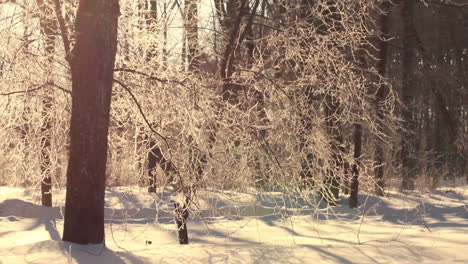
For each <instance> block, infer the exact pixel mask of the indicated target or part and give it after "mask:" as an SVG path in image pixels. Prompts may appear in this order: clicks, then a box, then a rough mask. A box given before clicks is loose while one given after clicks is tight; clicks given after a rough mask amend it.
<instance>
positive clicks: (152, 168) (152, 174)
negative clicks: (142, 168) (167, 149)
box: [148, 139, 161, 193]
mask: <svg viewBox="0 0 468 264" xmlns="http://www.w3.org/2000/svg"><path fill="white" fill-rule="evenodd" d="M148 145H149V149H150V151H149V152H148V180H149V187H148V192H150V193H155V192H156V188H157V187H158V186H157V184H156V166H157V165H158V161H159V160H160V159H158V152H159V154H160V155H161V151H160V149H159V147H158V146H157V145H156V142H155V141H154V140H152V139H150V140H149V143H148Z"/></svg>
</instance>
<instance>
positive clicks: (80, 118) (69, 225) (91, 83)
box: [63, 0, 120, 244]
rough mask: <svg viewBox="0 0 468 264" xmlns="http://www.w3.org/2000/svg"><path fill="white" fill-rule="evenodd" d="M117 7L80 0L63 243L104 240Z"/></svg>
mask: <svg viewBox="0 0 468 264" xmlns="http://www.w3.org/2000/svg"><path fill="white" fill-rule="evenodd" d="M119 9H120V8H119V1H118V0H94V1H92V0H81V1H80V3H79V7H78V13H77V18H76V32H77V39H76V44H75V47H74V50H73V56H72V61H71V62H72V63H71V66H72V115H71V127H70V157H69V163H68V170H67V194H66V202H65V223H64V231H63V240H64V241H70V242H75V243H79V244H90V243H91V244H97V243H104V194H105V182H106V161H107V149H108V145H107V137H108V130H109V112H110V103H111V95H112V84H113V73H114V63H115V54H116V51H117V23H118V16H119V14H120V10H119Z"/></svg>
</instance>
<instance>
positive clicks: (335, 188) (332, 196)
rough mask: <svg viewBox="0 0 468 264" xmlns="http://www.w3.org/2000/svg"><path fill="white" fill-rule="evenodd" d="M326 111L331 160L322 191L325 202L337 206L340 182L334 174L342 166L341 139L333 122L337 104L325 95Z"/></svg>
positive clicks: (335, 123) (329, 96) (335, 122)
mask: <svg viewBox="0 0 468 264" xmlns="http://www.w3.org/2000/svg"><path fill="white" fill-rule="evenodd" d="M326 103H327V106H326V109H325V116H326V121H327V130H328V133H329V134H330V136H331V146H330V148H331V151H332V154H331V157H330V158H331V160H330V165H329V166H330V167H329V168H328V169H327V178H326V180H325V190H323V191H322V193H323V195H324V198H325V200H326V201H327V202H328V204H329V205H337V204H338V201H339V199H340V181H339V179H338V175H336V172H338V171H339V170H340V168H342V167H343V166H342V165H343V162H342V160H343V158H342V157H341V150H340V148H339V146H338V145H339V144H340V143H341V141H342V139H341V137H340V135H339V131H338V127H337V125H338V124H337V121H336V120H335V116H336V113H335V112H336V111H337V109H338V102H337V101H336V99H334V98H333V97H332V96H331V95H326Z"/></svg>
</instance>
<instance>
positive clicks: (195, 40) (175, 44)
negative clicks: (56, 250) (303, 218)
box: [0, 0, 468, 242]
mask: <svg viewBox="0 0 468 264" xmlns="http://www.w3.org/2000/svg"><path fill="white" fill-rule="evenodd" d="M38 2H41V1H38ZM44 2H47V1H44ZM91 2H93V3H94V1H84V3H86V4H89V3H91ZM426 2H427V1H426ZM1 3H2V4H1V5H0V6H1V12H0V14H1V16H0V19H1V20H0V21H1V23H0V27H1V31H0V34H1V38H0V41H1V42H2V46H1V47H3V48H2V49H1V50H0V58H1V60H0V79H1V82H0V87H1V90H0V94H1V97H0V113H1V115H2V116H1V118H0V123H1V125H2V127H4V128H5V129H4V130H2V131H0V136H1V137H2V138H3V139H4V140H3V141H1V142H0V146H1V147H0V152H1V153H2V156H3V158H2V159H0V162H1V163H2V166H1V167H0V170H2V171H1V174H0V175H17V176H16V177H12V178H11V179H10V178H6V177H3V178H2V177H0V179H1V181H2V183H4V184H18V183H21V184H24V185H28V186H30V185H34V184H38V183H40V182H44V183H47V180H48V179H52V183H53V184H57V185H63V184H64V183H65V180H64V178H65V177H64V173H63V171H64V169H63V168H64V166H65V164H67V162H66V153H67V151H66V148H67V146H68V143H67V138H68V136H67V135H68V130H67V128H68V125H66V124H67V122H68V119H69V118H70V112H76V111H78V110H77V108H76V107H75V105H73V106H72V105H71V104H70V94H69V93H70V87H73V89H74V90H75V91H79V90H80V89H79V88H76V89H75V85H77V86H76V87H79V85H78V84H75V83H78V82H80V83H81V82H85V81H86V82H88V81H89V82H91V80H93V79H94V80H95V81H96V82H97V81H103V82H105V83H106V87H107V88H106V90H105V96H104V97H102V98H108V97H110V90H109V89H110V88H109V87H110V85H111V83H112V78H111V77H109V76H110V75H109V74H110V73H109V71H110V69H111V68H110V67H111V66H110V65H111V64H112V63H111V62H112V60H110V57H112V56H111V55H112V54H111V53H112V52H115V51H114V50H115V47H113V46H112V45H111V46H110V48H104V47H101V48H102V52H99V56H97V55H96V56H94V57H91V58H89V59H90V60H91V61H95V60H96V58H101V57H100V56H101V55H102V56H103V57H102V62H103V63H104V62H105V61H107V62H108V63H107V64H106V70H107V73H106V76H107V77H106V78H105V79H106V80H104V79H102V80H101V79H100V78H98V76H97V75H95V74H96V71H94V70H91V69H92V67H91V66H90V67H86V68H83V69H81V70H83V72H81V71H80V68H79V67H78V68H76V67H75V66H73V63H72V67H71V72H72V73H73V74H72V76H73V77H72V78H71V79H70V75H69V71H70V68H69V65H68V62H67V58H69V57H70V55H69V54H70V51H69V50H70V48H69V47H70V46H73V47H74V52H75V53H76V52H78V50H79V48H80V49H81V47H82V46H80V45H78V44H79V43H80V42H78V36H79V34H75V32H76V30H78V31H79V30H81V29H80V28H79V26H78V24H76V25H77V27H76V28H75V27H74V26H73V25H75V23H81V22H80V21H79V20H76V21H75V15H74V14H75V12H76V11H75V10H76V7H77V5H76V4H77V3H76V1H62V2H61V3H62V11H61V12H55V13H56V14H53V12H47V13H50V14H49V16H45V15H44V12H43V11H42V13H41V12H39V11H41V10H40V9H38V8H37V6H41V5H40V4H39V5H32V4H31V3H30V2H28V1H15V2H14V3H13V2H11V1H2V2H1ZM48 3H49V6H50V5H51V4H53V1H52V2H48ZM96 3H100V1H96ZM464 4H465V3H464V2H463V1H453V2H446V1H430V2H427V3H426V4H425V2H421V1H416V0H414V1H396V2H394V3H393V4H392V3H390V2H388V1H360V0H349V1H325V0H320V1H306V0H303V1H299V0H298V1H282V0H270V1H267V0H215V1H214V2H213V3H212V5H211V4H210V3H209V2H208V1H194V0H190V1H186V2H180V1H169V0H167V1H166V0H161V1H143V0H142V1H137V2H135V1H121V13H122V16H121V21H122V23H120V24H119V27H118V29H116V30H117V31H115V32H114V31H112V30H111V31H105V32H104V29H102V30H103V32H101V33H99V32H95V34H96V36H99V37H95V38H93V39H92V40H89V41H90V43H94V42H96V43H97V42H98V41H102V42H104V41H110V40H113V39H114V36H110V35H109V36H108V37H109V38H107V37H106V38H104V36H107V35H106V34H110V33H113V34H114V33H115V34H117V35H118V51H117V53H116V66H115V67H114V70H115V72H116V74H115V79H116V82H115V84H116V85H115V86H114V89H113V90H112V95H113V96H112V109H111V110H110V117H109V119H110V124H111V126H110V128H109V129H110V135H109V149H108V150H107V148H106V147H105V146H104V145H107V144H104V143H106V142H107V141H106V140H107V137H104V136H103V135H104V134H105V133H106V131H105V127H103V126H101V124H104V123H107V117H106V114H105V113H106V112H107V111H108V109H107V107H108V106H107V104H108V103H109V102H108V101H107V99H106V100H104V99H103V100H104V101H105V104H103V105H101V104H99V105H101V106H102V107H103V108H102V109H100V108H99V111H100V112H99V113H101V112H102V113H103V116H101V114H99V115H98V114H94V115H91V116H89V119H87V120H88V121H89V122H88V123H86V122H84V123H82V122H81V121H80V123H82V124H83V125H80V128H77V129H75V128H76V124H78V123H77V122H78V121H77V120H78V119H73V118H72V121H71V122H72V130H73V129H75V130H74V131H72V132H71V133H72V134H71V136H72V137H71V140H72V141H71V142H70V145H69V148H70V151H71V157H72V158H73V159H74V158H76V157H77V156H76V155H73V153H76V151H83V153H85V152H86V153H88V152H89V155H99V158H96V159H95V160H99V161H100V162H101V164H100V165H99V166H98V165H97V164H96V165H95V166H94V165H93V166H94V168H96V169H97V170H92V171H94V172H92V173H91V170H89V175H91V174H95V175H99V176H98V177H91V178H90V179H92V180H93V181H94V180H96V184H93V186H95V187H96V188H98V189H99V190H100V191H99V192H95V190H94V189H90V188H91V187H86V188H84V189H83V190H86V191H84V192H82V193H77V192H70V194H69V195H70V197H68V198H67V199H69V200H70V202H72V201H78V200H80V201H81V200H82V199H94V198H92V197H95V198H96V199H98V200H100V201H101V199H102V195H103V194H102V190H103V188H104V182H103V179H104V167H103V166H104V162H105V161H106V159H107V164H108V165H109V166H108V168H109V169H108V171H107V180H106V181H107V183H106V184H107V185H135V184H142V183H143V184H150V185H151V186H152V187H153V189H151V190H152V191H156V190H157V189H156V188H154V187H163V186H166V185H172V186H174V188H175V190H177V191H179V193H180V196H181V197H179V198H180V201H177V202H178V203H179V204H181V206H182V208H186V209H187V210H189V209H192V208H193V206H192V207H191V206H189V205H193V204H196V194H197V193H198V192H201V191H203V190H204V189H218V190H227V189H229V190H240V191H246V189H253V190H255V191H258V192H263V191H270V190H277V191H282V192H284V193H285V194H287V195H296V196H300V197H301V198H304V199H305V200H306V201H308V202H309V203H311V204H317V203H319V202H320V201H322V200H324V201H325V202H327V203H329V204H330V205H332V204H336V203H338V202H339V199H340V196H339V191H340V189H341V190H344V192H345V193H347V192H348V190H349V189H350V188H352V189H353V191H352V195H353V199H352V201H353V202H352V204H351V206H353V207H354V206H357V194H358V188H357V186H358V185H357V183H359V186H360V188H361V190H365V191H369V192H376V193H377V194H379V195H383V194H384V190H385V188H393V187H402V188H404V189H411V188H417V187H418V188H419V187H421V188H423V186H424V187H426V186H430V187H434V186H436V184H437V181H438V180H440V179H441V177H445V176H446V177H450V178H451V179H455V178H456V177H462V176H463V174H464V173H465V171H466V156H467V150H466V146H467V143H466V137H467V136H466V135H467V124H466V121H465V120H466V109H467V105H466V101H467V100H466V85H467V75H466V72H467V67H466V66H467V58H466V56H467V50H466V47H467V46H468V45H467V44H468V40H467V37H466V36H467V35H468V34H466V33H467V32H466V28H467V24H466V23H467V22H466V21H468V20H467V19H466V17H467V12H468V11H467V7H466V5H464ZM53 7H54V6H52V7H48V8H52V9H51V10H57V9H54V8H53ZM109 8H110V7H109ZM57 14H58V15H57ZM106 14H107V13H106ZM60 15H62V16H60ZM97 17H101V16H97ZM59 18H62V19H59ZM77 18H79V16H77ZM60 21H61V22H60ZM88 22H91V21H88ZM96 23H97V22H96ZM108 23H111V22H110V21H108ZM112 23H114V22H112ZM47 25H49V26H47ZM100 25H101V24H100ZM113 27H114V26H113ZM41 28H42V31H41ZM93 29H96V30H98V29H99V27H96V28H94V27H93ZM40 32H43V33H44V34H40ZM67 36H68V37H67ZM83 37H86V36H83ZM101 37H103V38H102V39H101ZM111 37H112V38H111ZM64 38H69V39H64ZM39 40H44V41H39ZM75 41H77V42H75ZM67 43H68V44H67ZM82 43H84V42H82ZM109 45H110V44H109ZM52 47H53V49H52ZM90 47H93V48H95V49H96V50H94V51H93V50H91V49H89V50H88V49H86V52H92V51H93V52H97V49H99V45H97V44H96V45H94V44H93V45H91V44H90ZM106 47H107V46H106ZM83 52H84V50H83ZM106 52H107V53H106ZM96 54H97V53H96ZM86 58H87V57H86V55H79V56H78V55H75V57H73V59H74V60H78V59H83V60H85V59H86ZM99 61H101V59H99ZM72 62H73V61H72ZM75 63H76V62H75ZM90 63H91V62H90ZM83 65H84V64H83ZM93 65H94V62H93ZM102 67H104V65H102ZM85 70H89V72H88V71H85ZM49 73H53V74H49ZM80 76H81V77H80ZM88 79H89V80H88ZM51 80H52V81H51ZM72 82H73V83H74V84H73V85H72ZM81 84H82V85H83V86H86V87H92V86H91V84H89V85H88V83H81ZM80 87H81V86H80ZM46 89H47V91H49V92H48V93H42V92H43V91H45V90H46ZM89 92H90V93H91V91H89ZM96 92H97V91H96ZM71 96H72V97H73V100H75V101H77V102H80V101H82V100H86V101H87V105H92V104H90V102H92V100H91V99H93V100H94V99H96V100H97V99H98V98H99V97H94V96H89V98H88V97H86V99H83V98H85V97H80V95H79V94H75V92H73V93H72V94H71ZM104 101H102V102H104ZM51 103H52V104H51ZM96 104H97V103H96ZM88 110H89V111H94V112H95V113H97V112H96V111H97V110H96V109H94V110H93V109H91V108H90V109H88ZM80 111H81V110H80ZM80 111H78V112H80ZM83 111H84V110H83ZM83 113H84V112H83ZM101 118H103V119H102V120H103V122H101ZM73 124H75V125H73ZM93 124H94V125H96V128H93V129H91V126H93ZM86 125H89V129H84V126H86ZM77 131H79V133H78V134H76V132H77ZM84 131H88V132H90V133H92V134H94V133H95V132H96V133H97V131H100V132H99V133H101V132H102V135H101V137H100V140H99V141H91V140H92V137H88V136H86V138H88V139H89V140H86V142H85V143H86V144H78V145H77V144H76V142H75V143H74V141H73V138H76V136H80V135H81V136H82V135H83V134H81V133H85V132H84ZM92 131H94V132H92ZM97 143H100V144H97ZM49 145H50V146H49ZM86 145H89V146H93V149H94V147H98V146H99V148H96V149H99V151H96V152H93V151H91V147H90V148H89V149H81V150H79V149H78V146H82V147H85V146H86ZM48 148H49V150H48V151H46V152H42V150H46V149H48ZM107 152H109V155H108V156H106V155H105V154H106V153H107ZM25 153H29V154H27V155H26V154H25ZM30 153H44V155H42V158H41V159H40V158H39V157H35V156H34V155H30ZM46 153H49V156H47V155H46ZM86 156H87V155H85V154H83V155H79V156H78V157H80V158H86ZM47 158H48V159H49V162H47ZM23 160H27V162H24V161H23ZM41 160H42V162H41ZM93 160H94V158H93ZM83 162H84V161H83ZM5 164H8V165H5ZM13 164H22V165H21V166H18V165H13ZM83 164H84V163H83ZM83 164H81V165H80V164H79V162H77V163H74V162H72V163H70V164H69V169H68V171H69V173H68V174H69V177H68V180H69V181H71V182H69V184H68V185H70V184H71V185H73V184H75V183H76V184H79V185H80V184H82V182H78V181H77V182H74V180H77V179H78V177H77V175H78V174H77V175H74V173H75V172H76V171H79V170H78V169H74V168H75V167H76V168H78V167H80V168H86V167H87V165H83ZM41 165H43V166H42V170H41ZM89 166H91V164H90V165H89ZM46 167H49V168H48V169H47V168H46ZM41 171H42V172H41ZM49 172H50V174H53V175H54V176H55V177H52V178H51V177H49V176H47V174H48V173H49ZM42 175H46V176H45V177H43V176H42ZM148 175H150V177H148ZM153 175H155V177H153ZM43 178H44V179H45V181H43V180H42V179H43ZM148 178H149V180H148ZM80 179H81V178H80ZM82 179H83V180H84V178H82ZM98 179H99V180H98ZM80 181H81V180H80ZM351 185H352V186H351ZM44 186H50V185H47V184H45V185H44ZM93 188H94V187H93ZM46 192H47V191H45V192H44V191H43V193H46ZM86 192H88V194H85V193H86ZM97 193H99V195H97ZM95 194H96V195H97V196H95ZM74 195H76V196H74ZM81 195H83V197H81ZM314 195H316V196H314ZM72 196H73V197H72ZM67 203H68V200H67ZM45 204H47V203H45ZM98 204H99V203H98ZM184 204H185V205H187V206H186V207H185V206H184ZM101 206H102V204H99V207H101ZM184 210H185V209H184ZM78 211H79V210H78ZM179 211H180V210H179ZM182 211H183V210H182ZM182 215H185V214H184V213H182ZM71 218H74V216H73V217H70V219H71ZM98 218H101V216H99V217H98ZM90 219H91V218H90ZM90 221H91V220H90ZM93 221H94V220H93ZM99 232H101V231H99ZM99 232H95V233H96V234H101V233H99ZM99 240H100V238H98V237H96V238H93V241H94V242H96V241H99ZM83 241H84V240H83Z"/></svg>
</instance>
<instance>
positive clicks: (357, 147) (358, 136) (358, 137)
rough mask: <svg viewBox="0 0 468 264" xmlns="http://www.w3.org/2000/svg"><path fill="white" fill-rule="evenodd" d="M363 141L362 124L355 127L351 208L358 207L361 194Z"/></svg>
mask: <svg viewBox="0 0 468 264" xmlns="http://www.w3.org/2000/svg"><path fill="white" fill-rule="evenodd" d="M361 141H362V126H361V124H358V123H357V124H355V125H354V163H353V165H352V172H353V177H352V178H351V195H350V197H349V207H350V208H356V207H358V205H359V204H358V194H359V166H360V161H359V159H360V158H361Z"/></svg>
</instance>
